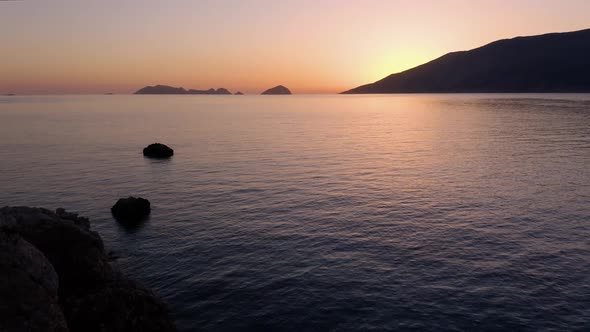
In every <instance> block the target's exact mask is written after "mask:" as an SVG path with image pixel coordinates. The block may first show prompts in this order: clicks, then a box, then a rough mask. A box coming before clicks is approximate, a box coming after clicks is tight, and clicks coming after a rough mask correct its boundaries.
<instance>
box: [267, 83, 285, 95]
mask: <svg viewBox="0 0 590 332" xmlns="http://www.w3.org/2000/svg"><path fill="white" fill-rule="evenodd" d="M262 94H263V95H290V94H291V91H289V89H287V88H286V87H284V86H282V85H277V86H275V87H274V88H270V89H268V90H266V91H264V92H263V93H262Z"/></svg>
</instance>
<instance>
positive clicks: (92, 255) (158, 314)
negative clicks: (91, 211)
mask: <svg viewBox="0 0 590 332" xmlns="http://www.w3.org/2000/svg"><path fill="white" fill-rule="evenodd" d="M0 298H1V299H2V301H0V331H6V332H12V331H72V332H74V331H89V332H99V331H100V332H106V331H175V327H174V324H173V322H172V321H171V319H170V316H169V313H168V309H167V307H166V305H165V304H164V303H163V302H162V301H161V300H160V299H158V298H157V297H156V296H155V295H154V294H153V293H152V292H150V291H149V290H147V289H145V288H144V287H142V286H140V285H139V284H137V283H136V282H133V281H131V280H129V279H128V278H126V277H125V276H123V275H122V274H121V273H120V272H118V271H117V270H116V269H115V268H113V267H112V266H111V265H110V263H109V261H108V256H107V253H106V252H105V250H104V245H103V242H102V239H101V238H100V236H99V235H98V234H97V233H96V232H93V231H92V230H91V229H90V222H89V221H88V219H86V218H82V217H78V216H77V215H76V214H73V213H68V212H66V211H65V210H63V209H58V210H57V211H56V212H55V213H54V212H51V211H49V210H46V209H39V208H29V207H4V208H1V209H0Z"/></svg>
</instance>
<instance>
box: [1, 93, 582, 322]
mask: <svg viewBox="0 0 590 332" xmlns="http://www.w3.org/2000/svg"><path fill="white" fill-rule="evenodd" d="M156 141H160V142H163V143H166V144H169V145H170V146H172V147H173V148H174V149H175V156H174V157H173V158H172V159H171V160H169V161H152V160H148V159H144V158H143V156H142V155H141V149H142V148H143V147H144V146H146V145H147V144H149V143H153V142H156ZM0 142H1V143H0V205H34V206H43V207H47V208H51V209H54V208H57V207H65V208H67V209H69V210H72V211H76V212H79V213H81V214H83V215H85V216H88V217H90V218H91V219H92V222H93V227H94V228H95V229H96V230H98V231H99V232H100V233H101V235H102V237H103V239H104V241H105V243H106V245H107V246H108V247H109V249H112V250H114V251H116V252H117V253H118V254H119V255H120V256H121V257H120V258H119V260H118V261H117V264H118V265H119V266H120V267H121V268H122V269H123V270H124V271H125V272H126V273H128V274H130V275H132V276H133V277H135V278H137V279H139V280H141V281H142V282H143V283H144V284H146V285H147V286H150V287H152V288H153V289H154V290H155V291H156V292H157V293H159V294H161V295H162V296H163V297H164V298H165V299H166V300H167V301H168V302H169V303H170V304H171V307H172V309H173V312H174V315H175V319H176V321H177V324H178V326H179V328H180V329H181V330H182V331H193V330H205V331H220V330H229V331H233V330H235V331H245V330H255V331H260V330H276V331H279V330H280V331H302V330H318V331H345V330H378V331H382V330H409V329H416V330H436V331H440V330H470V331H471V330H490V329H493V330H506V331H509V330H531V331H532V330H545V331H563V330H589V329H590V204H589V201H590V169H589V165H590V95H567V94H564V95H394V96H338V95H336V96H280V97H279V96H276V97H275V96H243V97H239V96H52V97H19V96H16V97H0ZM128 195H140V196H142V197H145V198H148V199H149V200H150V201H151V202H152V207H153V211H152V215H151V219H150V220H148V221H147V222H146V223H145V224H144V225H143V227H140V228H138V229H134V230H126V229H123V228H121V227H120V226H119V225H118V224H117V223H116V222H115V221H114V220H113V219H112V217H111V215H110V210H109V209H110V207H111V206H112V205H113V204H114V202H115V201H116V200H117V199H118V198H120V197H126V196H128Z"/></svg>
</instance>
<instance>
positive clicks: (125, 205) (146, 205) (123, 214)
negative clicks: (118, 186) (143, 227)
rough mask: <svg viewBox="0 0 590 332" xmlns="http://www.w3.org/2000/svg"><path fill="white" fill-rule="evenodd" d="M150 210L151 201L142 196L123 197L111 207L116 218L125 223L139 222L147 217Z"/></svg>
mask: <svg viewBox="0 0 590 332" xmlns="http://www.w3.org/2000/svg"><path fill="white" fill-rule="evenodd" d="M150 211H151V207H150V201H148V200H147V199H145V198H141V197H137V198H136V197H127V198H121V199H119V200H118V201H117V203H115V205H113V207H112V208H111V212H112V214H113V216H114V217H115V219H117V220H118V221H120V222H123V223H137V222H139V221H141V220H143V219H145V218H146V217H147V216H148V215H149V214H150Z"/></svg>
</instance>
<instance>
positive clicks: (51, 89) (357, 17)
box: [0, 0, 590, 94]
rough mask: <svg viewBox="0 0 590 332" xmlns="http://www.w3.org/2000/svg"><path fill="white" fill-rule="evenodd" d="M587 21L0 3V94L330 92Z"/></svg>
mask: <svg viewBox="0 0 590 332" xmlns="http://www.w3.org/2000/svg"><path fill="white" fill-rule="evenodd" d="M588 12H590V2H587V1H579V0H570V1H564V2H560V3H555V2H552V1H548V0H545V1H532V0H526V1H519V2H518V3H514V2H509V1H495V2H494V3H488V2H484V1H480V2H477V3H473V1H466V0H453V1H446V2H445V3H440V2H435V1H422V2H419V3H416V2H409V1H402V0H398V1H370V2H368V3H363V4H362V5H361V4H349V5H347V6H342V5H341V3H340V2H338V1H320V2H316V1H314V2H310V1H298V2H297V3H276V2H271V1H253V2H248V3H243V2H240V1H199V2H191V1H175V2H172V3H163V2H160V1H141V2H137V1H125V2H123V3H120V2H115V1H103V2H100V3H98V2H92V3H79V2H74V1H66V0H61V1H52V2H51V3H49V2H36V1H1V2H0V39H1V40H3V52H4V54H3V55H4V57H5V59H8V60H7V61H3V62H2V63H0V93H2V94H5V93H15V94H102V93H108V92H112V93H116V94H128V93H133V92H134V91H136V90H137V89H139V88H141V87H143V86H146V85H155V84H164V85H170V86H177V87H180V86H182V87H185V88H193V89H208V88H211V87H213V88H219V87H223V88H226V89H229V90H230V91H232V92H235V91H242V92H244V93H246V94H259V93H260V92H262V91H264V90H265V89H267V88H270V87H272V86H275V85H278V84H282V85H285V86H287V87H289V89H291V90H292V91H293V92H294V93H299V94H302V93H312V94H323V93H330V94H332V93H339V92H342V91H345V90H348V89H351V88H353V87H356V86H359V85H361V84H366V83H370V82H374V81H376V80H379V79H381V78H383V77H385V76H387V75H389V74H392V73H397V72H401V71H404V70H406V69H409V68H412V67H415V66H417V65H420V64H422V63H425V62H428V61H430V60H433V59H435V58H438V57H439V56H442V55H444V54H446V53H448V52H453V51H461V50H468V49H473V48H476V47H479V46H483V45H485V44H487V43H489V42H492V41H495V40H498V39H505V38H512V37H516V36H524V35H538V34H544V33H551V32H567V31H575V30H582V29H586V28H589V27H590V26H589V25H588V20H587V13H588ZM498 22H502V24H498ZM73 27H74V28H73Z"/></svg>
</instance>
